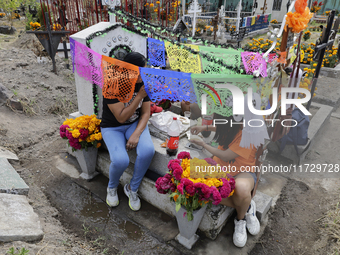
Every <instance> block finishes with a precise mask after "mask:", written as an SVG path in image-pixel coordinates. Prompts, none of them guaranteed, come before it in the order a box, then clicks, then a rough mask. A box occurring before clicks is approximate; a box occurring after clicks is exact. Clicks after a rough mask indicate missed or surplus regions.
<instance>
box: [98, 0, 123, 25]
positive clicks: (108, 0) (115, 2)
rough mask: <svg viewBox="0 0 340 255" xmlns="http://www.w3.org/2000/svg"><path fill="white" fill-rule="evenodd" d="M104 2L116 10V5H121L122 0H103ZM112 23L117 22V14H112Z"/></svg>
mask: <svg viewBox="0 0 340 255" xmlns="http://www.w3.org/2000/svg"><path fill="white" fill-rule="evenodd" d="M102 4H103V5H106V6H108V7H109V8H110V9H112V10H114V9H115V8H116V6H121V2H120V0H102ZM110 23H116V15H114V14H110Z"/></svg>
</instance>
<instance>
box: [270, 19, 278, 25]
mask: <svg viewBox="0 0 340 255" xmlns="http://www.w3.org/2000/svg"><path fill="white" fill-rule="evenodd" d="M270 23H272V24H277V23H278V22H277V20H276V19H273V20H271V21H270Z"/></svg>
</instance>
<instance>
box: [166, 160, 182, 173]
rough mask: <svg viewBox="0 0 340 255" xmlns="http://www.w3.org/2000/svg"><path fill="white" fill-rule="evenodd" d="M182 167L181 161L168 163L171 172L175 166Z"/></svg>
mask: <svg viewBox="0 0 340 255" xmlns="http://www.w3.org/2000/svg"><path fill="white" fill-rule="evenodd" d="M178 165H181V161H180V160H178V159H172V160H170V161H169V163H168V169H169V170H170V172H172V171H173V170H174V169H173V168H174V167H175V166H178Z"/></svg>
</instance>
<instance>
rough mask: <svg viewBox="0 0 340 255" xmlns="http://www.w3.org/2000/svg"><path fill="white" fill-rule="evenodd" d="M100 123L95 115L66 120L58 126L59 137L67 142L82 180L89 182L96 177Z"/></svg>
mask: <svg viewBox="0 0 340 255" xmlns="http://www.w3.org/2000/svg"><path fill="white" fill-rule="evenodd" d="M100 122H101V120H99V119H97V117H96V115H91V116H88V115H83V116H80V117H78V118H75V119H67V120H65V121H64V123H63V124H62V125H61V126H60V136H61V137H62V138H63V139H65V140H67V141H68V145H69V146H71V147H72V152H74V153H75V156H76V158H77V160H78V163H79V165H80V167H81V169H82V174H81V175H80V176H81V177H82V178H84V179H86V180H90V179H92V178H93V177H95V176H96V175H97V172H96V171H95V168H96V162H97V152H98V148H99V147H100V146H101V141H102V134H101V132H100V127H99V125H100Z"/></svg>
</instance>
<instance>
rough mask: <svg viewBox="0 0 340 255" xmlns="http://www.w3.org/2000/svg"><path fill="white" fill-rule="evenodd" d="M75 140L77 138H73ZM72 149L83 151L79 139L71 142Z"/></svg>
mask: <svg viewBox="0 0 340 255" xmlns="http://www.w3.org/2000/svg"><path fill="white" fill-rule="evenodd" d="M73 139H75V138H73ZM69 143H70V145H71V147H73V148H75V149H76V150H81V144H80V143H79V142H78V139H75V140H69Z"/></svg>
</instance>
